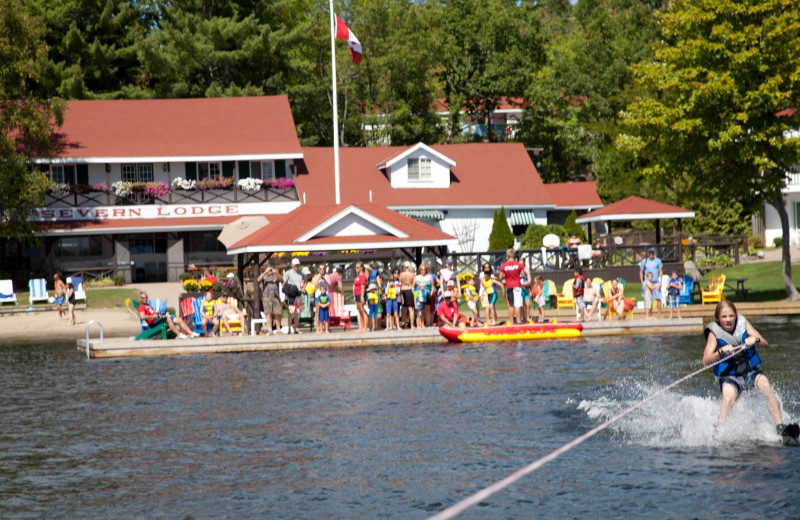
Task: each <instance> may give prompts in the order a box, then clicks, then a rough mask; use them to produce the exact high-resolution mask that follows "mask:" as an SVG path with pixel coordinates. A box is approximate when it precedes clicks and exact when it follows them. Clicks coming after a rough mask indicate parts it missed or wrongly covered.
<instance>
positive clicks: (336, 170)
mask: <svg viewBox="0 0 800 520" xmlns="http://www.w3.org/2000/svg"><path fill="white" fill-rule="evenodd" d="M329 2H330V12H331V83H332V85H333V179H334V184H335V186H336V188H335V192H336V205H337V206H338V205H339V204H341V202H342V201H341V197H340V196H339V107H338V101H337V96H336V39H335V37H336V15H335V14H334V13H333V0H329Z"/></svg>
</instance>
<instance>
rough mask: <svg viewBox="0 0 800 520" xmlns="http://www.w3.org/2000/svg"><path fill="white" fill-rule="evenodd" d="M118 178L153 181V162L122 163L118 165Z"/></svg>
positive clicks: (133, 180) (128, 180) (130, 180)
mask: <svg viewBox="0 0 800 520" xmlns="http://www.w3.org/2000/svg"><path fill="white" fill-rule="evenodd" d="M119 171H120V174H119V178H120V180H122V181H124V182H153V181H155V174H154V172H155V168H154V167H153V163H123V164H121V165H120V167H119Z"/></svg>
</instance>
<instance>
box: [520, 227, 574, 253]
mask: <svg viewBox="0 0 800 520" xmlns="http://www.w3.org/2000/svg"><path fill="white" fill-rule="evenodd" d="M549 234H553V235H558V236H559V238H561V243H562V244H564V243H565V242H566V241H567V236H568V235H567V231H566V229H564V227H563V226H560V225H558V224H548V225H546V226H540V225H538V224H531V225H530V226H528V229H526V230H525V234H524V235H522V238H521V239H520V247H521V248H522V249H539V248H540V247H542V239H543V238H544V236H545V235H549Z"/></svg>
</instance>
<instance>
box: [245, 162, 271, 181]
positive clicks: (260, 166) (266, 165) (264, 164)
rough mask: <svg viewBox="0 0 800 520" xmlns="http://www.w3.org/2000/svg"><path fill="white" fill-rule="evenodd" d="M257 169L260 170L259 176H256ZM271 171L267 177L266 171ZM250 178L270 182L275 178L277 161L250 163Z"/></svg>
mask: <svg viewBox="0 0 800 520" xmlns="http://www.w3.org/2000/svg"><path fill="white" fill-rule="evenodd" d="M254 166H255V167H257V168H258V176H256V175H254V173H253V172H255V168H254ZM265 169H269V173H268V174H267V175H266V176H265V175H264V170H265ZM250 177H251V178H254V179H262V180H265V181H266V180H269V179H274V178H275V161H250Z"/></svg>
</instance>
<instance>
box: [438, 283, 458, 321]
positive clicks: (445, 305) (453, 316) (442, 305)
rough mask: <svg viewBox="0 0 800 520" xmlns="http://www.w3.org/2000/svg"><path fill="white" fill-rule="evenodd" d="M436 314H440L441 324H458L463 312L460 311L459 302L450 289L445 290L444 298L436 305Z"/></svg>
mask: <svg viewBox="0 0 800 520" xmlns="http://www.w3.org/2000/svg"><path fill="white" fill-rule="evenodd" d="M436 315H437V316H439V325H440V326H441V325H458V320H460V319H461V313H460V312H458V303H456V302H455V301H453V295H452V293H450V291H445V293H444V298H443V299H442V301H440V302H439V306H438V307H436Z"/></svg>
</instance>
